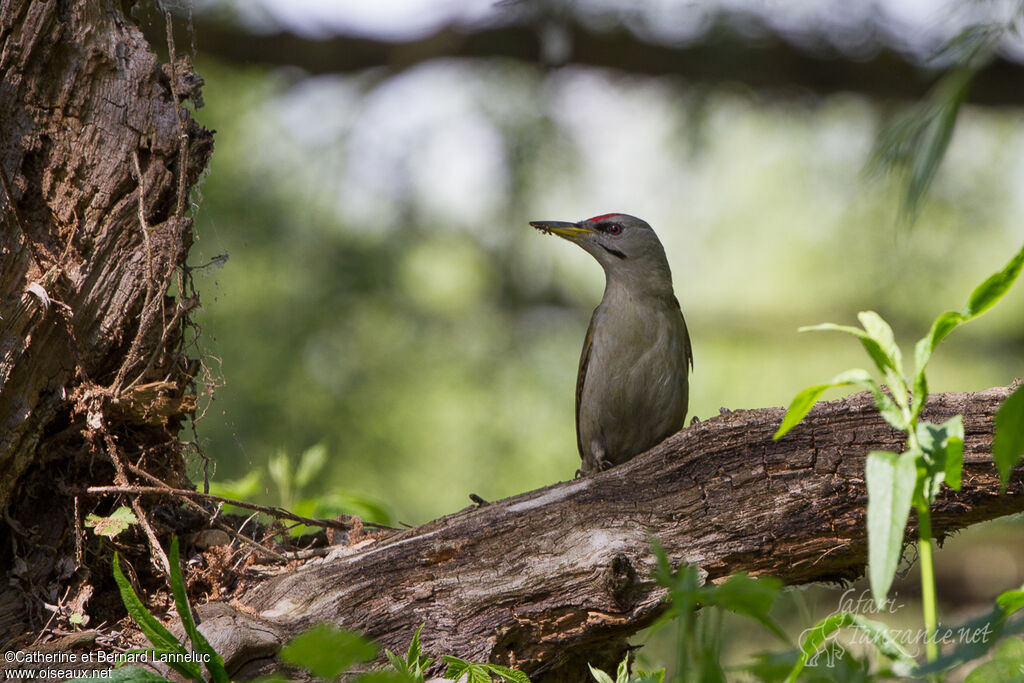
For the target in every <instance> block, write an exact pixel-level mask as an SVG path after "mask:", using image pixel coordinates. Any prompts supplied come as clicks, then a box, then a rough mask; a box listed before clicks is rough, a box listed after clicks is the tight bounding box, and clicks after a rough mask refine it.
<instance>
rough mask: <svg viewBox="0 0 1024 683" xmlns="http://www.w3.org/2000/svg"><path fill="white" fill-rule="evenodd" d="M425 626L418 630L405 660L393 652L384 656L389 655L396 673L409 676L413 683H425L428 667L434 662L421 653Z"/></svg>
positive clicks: (385, 652)
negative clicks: (421, 640) (421, 639)
mask: <svg viewBox="0 0 1024 683" xmlns="http://www.w3.org/2000/svg"><path fill="white" fill-rule="evenodd" d="M423 626H424V625H423V624H420V625H419V626H418V627H417V628H416V633H414V634H413V636H412V642H410V643H409V649H408V650H406V653H405V659H402V658H401V657H399V656H398V655H396V654H395V653H394V652H392V651H391V650H384V654H385V655H387V658H388V661H390V662H391V666H392V667H394V669H395V671H397V672H399V673H400V674H402V675H403V676H407V677H408V678H409V679H410V680H411V681H412V683H423V682H424V679H425V678H426V670H427V667H428V666H430V665H431V664H433V662H434V660H433V659H431V658H430V657H427V656H425V655H423V654H422V652H421V648H420V631H422V630H423Z"/></svg>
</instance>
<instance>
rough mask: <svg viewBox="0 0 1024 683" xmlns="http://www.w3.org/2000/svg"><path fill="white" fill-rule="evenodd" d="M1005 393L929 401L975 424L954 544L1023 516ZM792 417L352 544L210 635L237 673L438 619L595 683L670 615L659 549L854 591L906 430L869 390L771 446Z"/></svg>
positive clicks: (218, 611)
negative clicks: (886, 415)
mask: <svg viewBox="0 0 1024 683" xmlns="http://www.w3.org/2000/svg"><path fill="white" fill-rule="evenodd" d="M1008 394H1009V390H1008V389H1006V388H994V389H989V390H986V391H981V392H977V393H949V394H938V395H935V396H933V397H932V398H931V399H930V400H929V402H928V406H927V408H926V410H925V413H924V419H926V420H929V421H934V422H941V421H944V420H946V419H947V418H949V417H951V416H952V415H954V414H957V413H961V414H963V416H964V427H965V443H964V473H963V488H962V490H960V491H952V490H949V489H946V490H945V491H944V492H943V494H942V495H941V496H940V497H939V499H938V501H937V502H936V504H935V506H934V512H933V529H934V531H935V533H936V535H937V536H939V537H941V536H942V535H945V534H948V533H950V532H952V531H955V530H957V529H962V528H964V527H966V526H969V525H971V524H975V523H977V522H981V521H985V520H989V519H993V518H996V517H1000V516H1002V515H1006V514H1010V513H1013V512H1019V511H1021V510H1024V495H1022V493H1024V477H1022V476H1021V470H1019V469H1018V470H1017V471H1016V472H1015V473H1014V477H1013V479H1012V481H1011V483H1010V486H1009V488H1008V490H1007V491H1006V492H1005V493H1000V491H999V479H998V475H997V474H996V471H995V467H994V466H993V464H992V459H991V455H990V447H991V441H992V429H993V415H994V414H995V412H996V410H998V408H999V405H1000V404H1001V403H1002V401H1003V399H1004V398H1005V397H1006V396H1007V395H1008ZM783 412H784V411H783V409H782V408H766V409H759V410H739V411H734V412H723V414H722V415H720V416H717V417H715V418H714V419H711V420H708V421H706V422H701V423H697V424H694V425H692V426H691V427H689V428H687V429H684V430H683V431H681V432H679V433H678V434H676V435H674V436H673V437H671V438H669V439H668V440H666V441H665V442H664V443H662V444H660V445H659V446H656V447H655V448H653V449H651V450H650V451H648V452H647V453H644V454H642V455H640V456H638V457H636V458H635V459H633V460H632V461H630V462H628V463H626V464H624V465H621V466H619V467H615V468H613V469H611V470H609V471H606V472H602V473H600V474H597V475H595V476H590V477H586V478H583V479H577V480H575V481H569V482H562V483H559V484H555V485H553V486H549V487H546V488H543V489H539V490H536V491H531V492H528V493H523V494H521V495H518V496H514V497H512V498H508V499H505V500H501V501H497V502H495V503H491V504H488V505H484V506H480V507H474V508H468V509H466V510H463V511H461V512H458V513H456V514H453V515H449V516H447V517H443V518H441V519H437V520H435V521H433V522H430V523H427V524H424V525H422V526H420V527H417V528H414V529H410V530H407V531H403V532H400V533H395V534H391V535H388V536H384V537H381V538H364V540H363V541H361V542H359V543H356V544H355V546H354V547H349V546H339V547H337V548H336V549H335V550H334V551H333V552H331V553H330V554H329V555H328V556H326V557H324V558H320V559H317V560H313V561H309V562H307V563H306V564H304V565H303V566H302V567H300V568H298V569H295V570H290V571H287V572H285V573H283V574H281V575H278V576H275V577H273V578H270V579H268V580H266V581H263V582H260V583H257V584H256V585H255V586H253V587H252V588H251V589H249V590H248V591H247V592H246V593H245V594H244V595H243V596H242V598H241V604H242V605H244V608H242V609H238V608H237V607H229V606H228V605H226V604H224V603H217V604H211V605H207V606H205V607H204V608H203V609H202V610H201V612H200V613H201V615H202V616H203V620H204V623H203V626H202V630H203V632H204V633H205V635H206V636H207V638H208V639H209V640H210V641H211V643H213V644H214V646H215V647H218V648H219V651H220V652H221V653H222V654H223V655H224V657H225V659H226V660H227V661H228V663H229V670H233V671H235V672H236V675H238V676H240V677H244V676H245V675H250V674H252V673H254V672H256V671H261V670H267V669H268V668H273V665H274V664H273V661H274V660H273V653H274V651H275V650H276V648H277V647H278V646H279V645H280V644H281V643H283V642H285V641H286V640H287V639H288V638H289V637H291V636H292V635H294V634H296V633H298V632H299V631H302V630H303V629H305V628H307V627H309V626H311V625H313V624H315V623H318V622H324V621H326V622H330V623H333V624H337V625H339V626H343V627H346V628H351V629H355V630H358V631H361V632H363V633H365V634H366V635H368V636H370V637H372V638H374V639H376V640H377V641H378V642H380V643H381V644H382V645H384V646H386V647H389V648H391V649H394V650H397V649H402V648H404V647H405V646H406V645H407V644H408V642H409V640H410V639H411V637H412V634H413V631H414V630H415V629H416V627H417V626H418V625H419V624H421V623H423V624H425V627H424V629H423V634H422V637H421V638H422V641H423V644H424V649H425V651H426V652H429V653H433V654H436V655H440V654H455V655H458V656H459V657H463V658H467V659H473V660H477V661H490V662H494V663H500V664H505V665H508V666H514V667H518V668H521V669H522V670H524V671H525V672H527V673H528V674H529V675H530V676H531V677H532V678H533V679H534V680H535V681H536V680H545V681H550V680H558V681H562V680H573V681H581V680H584V678H585V676H586V675H587V674H586V667H585V665H584V663H586V662H590V663H593V664H594V665H595V666H597V665H600V666H605V667H607V666H608V665H609V663H614V662H615V661H616V660H617V659H618V658H621V655H622V653H623V652H624V651H625V648H626V642H625V639H626V638H627V637H628V636H630V635H632V634H634V633H636V632H637V631H639V630H640V629H642V628H644V627H646V626H648V625H650V624H651V623H652V622H653V621H654V620H655V619H656V618H657V617H658V615H659V614H661V613H662V611H663V609H664V604H663V602H662V601H663V598H664V595H665V591H664V589H663V588H661V587H659V586H658V585H657V584H656V583H655V582H654V581H653V580H652V579H651V578H650V574H651V569H652V568H653V565H654V558H653V556H652V554H651V539H653V538H657V539H658V541H659V542H660V543H661V544H662V545H663V546H664V547H665V548H666V550H667V551H668V553H669V555H670V557H671V558H672V560H673V561H674V562H681V561H685V562H689V563H692V564H695V565H697V566H699V567H700V569H701V572H702V575H704V576H706V578H707V579H708V580H716V579H718V578H721V577H724V576H726V575H728V574H731V573H733V572H737V571H741V570H742V571H746V572H748V573H750V574H752V575H772V576H776V577H778V578H780V579H782V580H783V581H784V582H785V583H786V584H789V585H796V584H806V583H811V582H822V581H842V580H850V579H853V578H855V577H857V576H859V575H860V574H862V573H863V571H864V565H865V558H866V543H867V539H866V535H865V525H864V513H865V503H866V494H865V489H864V477H863V471H864V459H865V455H866V454H867V452H868V451H870V450H895V451H900V450H901V446H902V439H901V438H900V437H901V434H900V433H898V432H896V431H895V430H893V429H892V428H891V427H890V426H889V425H887V424H886V423H885V422H884V421H883V420H882V419H881V418H880V417H879V415H878V413H877V412H876V411H875V409H874V405H873V402H872V399H871V397H870V395H869V394H866V393H864V394H855V395H853V396H849V397H847V398H845V399H842V400H839V401H831V402H827V403H821V404H819V405H818V406H817V407H816V408H815V409H814V410H813V411H811V413H810V414H809V415H808V417H807V418H806V419H805V421H804V422H803V423H802V424H801V425H799V426H798V427H797V428H795V429H794V430H793V431H792V432H790V433H789V434H788V435H787V436H786V437H785V438H783V439H781V440H779V441H773V440H772V434H773V432H774V431H775V429H776V428H777V427H778V425H779V423H780V421H781V419H782V416H783ZM914 535H915V530H914V529H913V526H911V528H910V529H908V535H907V538H908V540H910V539H912V538H913V537H914ZM233 604H234V605H236V606H237V605H238V604H239V603H233Z"/></svg>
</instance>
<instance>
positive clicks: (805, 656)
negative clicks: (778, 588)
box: [786, 454, 914, 683]
mask: <svg viewBox="0 0 1024 683" xmlns="http://www.w3.org/2000/svg"><path fill="white" fill-rule="evenodd" d="M894 455H895V454H894ZM847 627H849V628H855V629H857V630H858V631H861V632H863V633H864V634H866V635H867V637H868V639H869V640H870V641H871V643H872V644H873V645H874V646H875V647H876V648H877V649H878V651H879V652H881V653H882V654H883V655H885V656H886V657H888V658H889V659H892V660H895V661H898V662H902V663H904V664H907V665H911V664H913V662H914V660H913V658H912V657H911V656H910V654H909V653H908V652H907V651H906V650H905V649H903V646H902V645H900V643H899V641H898V640H897V639H896V638H894V637H893V635H892V633H891V632H890V631H889V627H888V626H886V625H885V624H883V623H881V622H877V621H871V620H870V619H866V618H864V617H863V616H862V615H860V614H853V613H851V612H837V613H836V614H832V615H830V616H828V617H826V618H825V619H822V620H821V621H819V622H818V623H817V624H815V625H814V626H812V627H811V628H809V629H807V630H805V631H804V632H803V634H802V635H804V638H803V640H802V641H801V642H800V658H799V659H798V660H797V663H796V664H795V665H794V666H793V669H792V670H791V671H790V672H789V676H788V677H787V678H786V681H787V683H792V682H795V681H796V680H797V677H798V676H799V675H800V672H801V671H803V669H804V667H805V666H807V661H808V660H809V659H810V658H811V657H812V656H813V655H814V653H815V652H817V651H818V649H819V648H821V646H822V644H823V643H824V642H825V641H826V640H827V639H828V638H829V636H831V635H832V634H833V633H835V632H836V631H838V630H839V629H841V628H847Z"/></svg>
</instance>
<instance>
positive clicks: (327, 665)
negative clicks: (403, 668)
mask: <svg viewBox="0 0 1024 683" xmlns="http://www.w3.org/2000/svg"><path fill="white" fill-rule="evenodd" d="M376 656H377V646H376V645H374V644H373V643H371V642H370V641H369V640H367V639H366V638H364V637H363V636H361V635H360V634H358V633H356V632H354V631H347V630H345V629H339V628H336V627H334V626H331V625H330V624H319V625H317V626H314V627H313V628H311V629H309V630H308V631H305V632H304V633H300V634H299V635H297V636H295V637H294V638H292V639H291V640H290V641H289V642H288V644H286V645H285V646H284V647H283V648H281V659H282V660H284V661H285V662H287V663H289V664H294V665H295V666H298V667H301V668H303V669H305V670H306V671H309V672H310V673H312V674H313V675H314V676H316V677H317V678H325V679H331V680H333V679H335V678H337V677H338V676H339V675H341V674H342V673H344V672H346V671H348V669H349V668H350V667H351V666H352V665H353V664H358V663H360V662H369V661H373V659H374V658H375V657H376Z"/></svg>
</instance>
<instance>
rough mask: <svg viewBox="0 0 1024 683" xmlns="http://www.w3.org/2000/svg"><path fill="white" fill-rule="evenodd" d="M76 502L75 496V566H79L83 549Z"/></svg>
mask: <svg viewBox="0 0 1024 683" xmlns="http://www.w3.org/2000/svg"><path fill="white" fill-rule="evenodd" d="M78 503H79V501H78V496H75V566H76V567H81V566H82V563H83V562H84V561H85V551H84V550H83V549H82V513H81V510H80V509H79V504H78Z"/></svg>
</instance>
